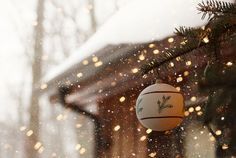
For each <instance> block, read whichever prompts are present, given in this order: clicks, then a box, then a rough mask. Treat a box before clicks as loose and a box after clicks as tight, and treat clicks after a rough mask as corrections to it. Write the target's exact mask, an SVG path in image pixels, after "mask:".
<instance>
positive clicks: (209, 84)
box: [141, 0, 236, 157]
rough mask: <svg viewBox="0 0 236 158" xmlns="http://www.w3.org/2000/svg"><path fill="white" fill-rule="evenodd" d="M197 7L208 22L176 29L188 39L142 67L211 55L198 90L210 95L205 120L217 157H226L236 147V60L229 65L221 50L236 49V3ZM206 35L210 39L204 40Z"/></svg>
mask: <svg viewBox="0 0 236 158" xmlns="http://www.w3.org/2000/svg"><path fill="white" fill-rule="evenodd" d="M198 10H199V11H200V12H201V13H202V14H203V16H202V18H203V19H204V18H206V17H208V23H207V24H206V26H205V27H204V28H191V27H183V26H181V27H179V28H178V29H176V30H175V33H176V35H177V36H179V37H182V39H184V40H185V41H186V43H185V44H179V46H177V47H176V48H173V49H169V50H167V51H166V52H165V53H162V54H161V55H160V56H158V58H156V59H153V60H152V61H151V62H149V63H148V64H146V65H144V66H143V67H142V69H141V70H142V72H143V73H144V74H146V73H148V72H149V71H150V70H153V69H157V68H159V67H162V66H166V64H167V63H169V62H170V61H172V60H174V59H176V57H181V56H185V55H191V54H193V53H195V52H199V51H201V52H204V53H203V54H205V56H207V57H208V58H209V57H210V58H209V59H210V61H208V65H207V67H206V68H205V71H204V74H198V76H201V77H200V79H199V84H198V85H199V93H201V94H205V96H207V97H208V99H207V102H206V105H205V107H204V108H205V109H204V114H205V115H204V120H203V124H204V125H205V126H206V127H208V129H209V131H210V132H211V133H212V135H213V136H214V137H215V138H216V140H217V145H218V147H217V155H218V157H227V156H230V155H233V154H235V150H236V66H235V63H236V61H234V60H233V59H231V62H232V63H234V64H233V65H228V66H227V65H226V63H225V62H224V61H223V60H224V59H226V58H228V57H225V56H224V53H222V51H223V50H224V49H225V48H227V49H233V51H232V52H234V53H235V48H236V5H235V4H234V3H228V2H221V1H215V0H209V1H207V2H202V3H200V4H199V5H198ZM183 18H184V17H183ZM206 38H207V39H209V41H206V40H204V39H206ZM229 47H232V48H229ZM232 52H231V55H232ZM159 104H160V103H159ZM222 118H224V119H222ZM212 125H213V126H214V127H215V128H216V129H221V130H222V133H223V134H222V135H221V136H217V135H216V134H215V133H214V130H213V129H212V128H211V126H212ZM222 144H228V145H229V149H228V150H227V151H223V150H222V148H221V145H222Z"/></svg>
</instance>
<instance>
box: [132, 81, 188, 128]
mask: <svg viewBox="0 0 236 158" xmlns="http://www.w3.org/2000/svg"><path fill="white" fill-rule="evenodd" d="M136 115H137V117H138V120H139V121H140V123H141V124H142V125H143V126H144V127H146V128H150V129H152V130H154V131H166V130H171V129H173V128H175V127H177V126H178V125H179V124H180V123H181V122H182V120H183V116H184V98H183V95H182V94H181V93H180V92H179V91H177V90H176V89H175V88H174V87H173V86H171V85H168V84H164V83H157V84H154V85H151V86H149V87H147V88H145V89H144V90H143V91H142V92H141V93H140V94H139V96H138V99H137V101H136Z"/></svg>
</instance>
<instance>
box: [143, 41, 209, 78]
mask: <svg viewBox="0 0 236 158" xmlns="http://www.w3.org/2000/svg"><path fill="white" fill-rule="evenodd" d="M206 45H207V44H206V43H204V42H199V41H198V40H197V41H190V42H188V43H187V44H186V45H180V46H179V47H177V48H173V49H170V50H167V51H166V52H165V53H163V54H162V55H160V56H159V57H158V59H153V60H152V61H151V62H150V63H148V64H146V65H143V66H142V67H141V72H142V74H146V73H148V72H149V71H151V70H153V69H155V68H158V67H160V66H161V65H164V64H166V63H168V62H170V61H172V60H173V59H175V58H177V57H179V56H183V55H186V54H188V53H193V51H194V50H196V49H198V50H200V49H204V47H206Z"/></svg>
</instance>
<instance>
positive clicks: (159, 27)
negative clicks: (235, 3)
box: [43, 0, 232, 82]
mask: <svg viewBox="0 0 236 158" xmlns="http://www.w3.org/2000/svg"><path fill="white" fill-rule="evenodd" d="M201 1H202V0H135V1H132V2H131V3H129V4H127V5H126V6H124V7H123V8H121V9H120V10H119V11H118V12H117V13H116V14H115V15H114V16H112V17H111V18H110V19H109V20H108V21H107V23H105V24H104V25H103V26H102V27H101V28H100V29H99V30H98V31H97V32H96V33H95V34H94V35H93V36H92V37H91V38H90V39H89V40H88V41H87V42H86V43H85V44H84V45H83V46H81V47H80V48H79V49H78V50H77V51H76V52H75V53H74V54H73V55H71V56H70V57H69V58H68V59H67V60H66V61H65V62H64V63H62V64H61V65H59V66H58V67H57V68H56V69H53V70H52V71H51V72H49V73H48V74H47V75H46V76H45V77H44V78H43V82H49V81H50V80H53V79H54V78H55V77H57V76H58V75H60V74H61V73H63V72H65V71H66V70H68V69H69V68H70V67H72V66H73V65H75V64H77V63H79V62H81V61H82V60H83V59H85V58H87V57H89V56H90V55H93V54H95V53H96V52H97V51H98V50H100V49H102V48H104V47H105V46H107V45H109V44H124V43H128V44H129V43H146V42H149V41H155V40H162V39H164V38H166V37H168V36H171V35H173V31H174V29H175V28H176V27H179V26H190V27H197V26H202V25H204V24H205V23H206V20H201V14H199V11H198V10H197V9H196V7H197V5H198V3H200V2H201ZM225 1H229V2H230V1H232V0H225Z"/></svg>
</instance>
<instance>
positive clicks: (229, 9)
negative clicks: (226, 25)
mask: <svg viewBox="0 0 236 158" xmlns="http://www.w3.org/2000/svg"><path fill="white" fill-rule="evenodd" d="M197 9H198V10H199V11H200V12H202V13H203V15H202V19H204V18H205V17H206V15H208V19H211V18H213V16H219V15H223V14H228V15H231V14H236V5H235V4H234V3H230V2H222V1H216V0H209V1H206V2H204V1H202V3H199V4H198V8H197Z"/></svg>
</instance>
